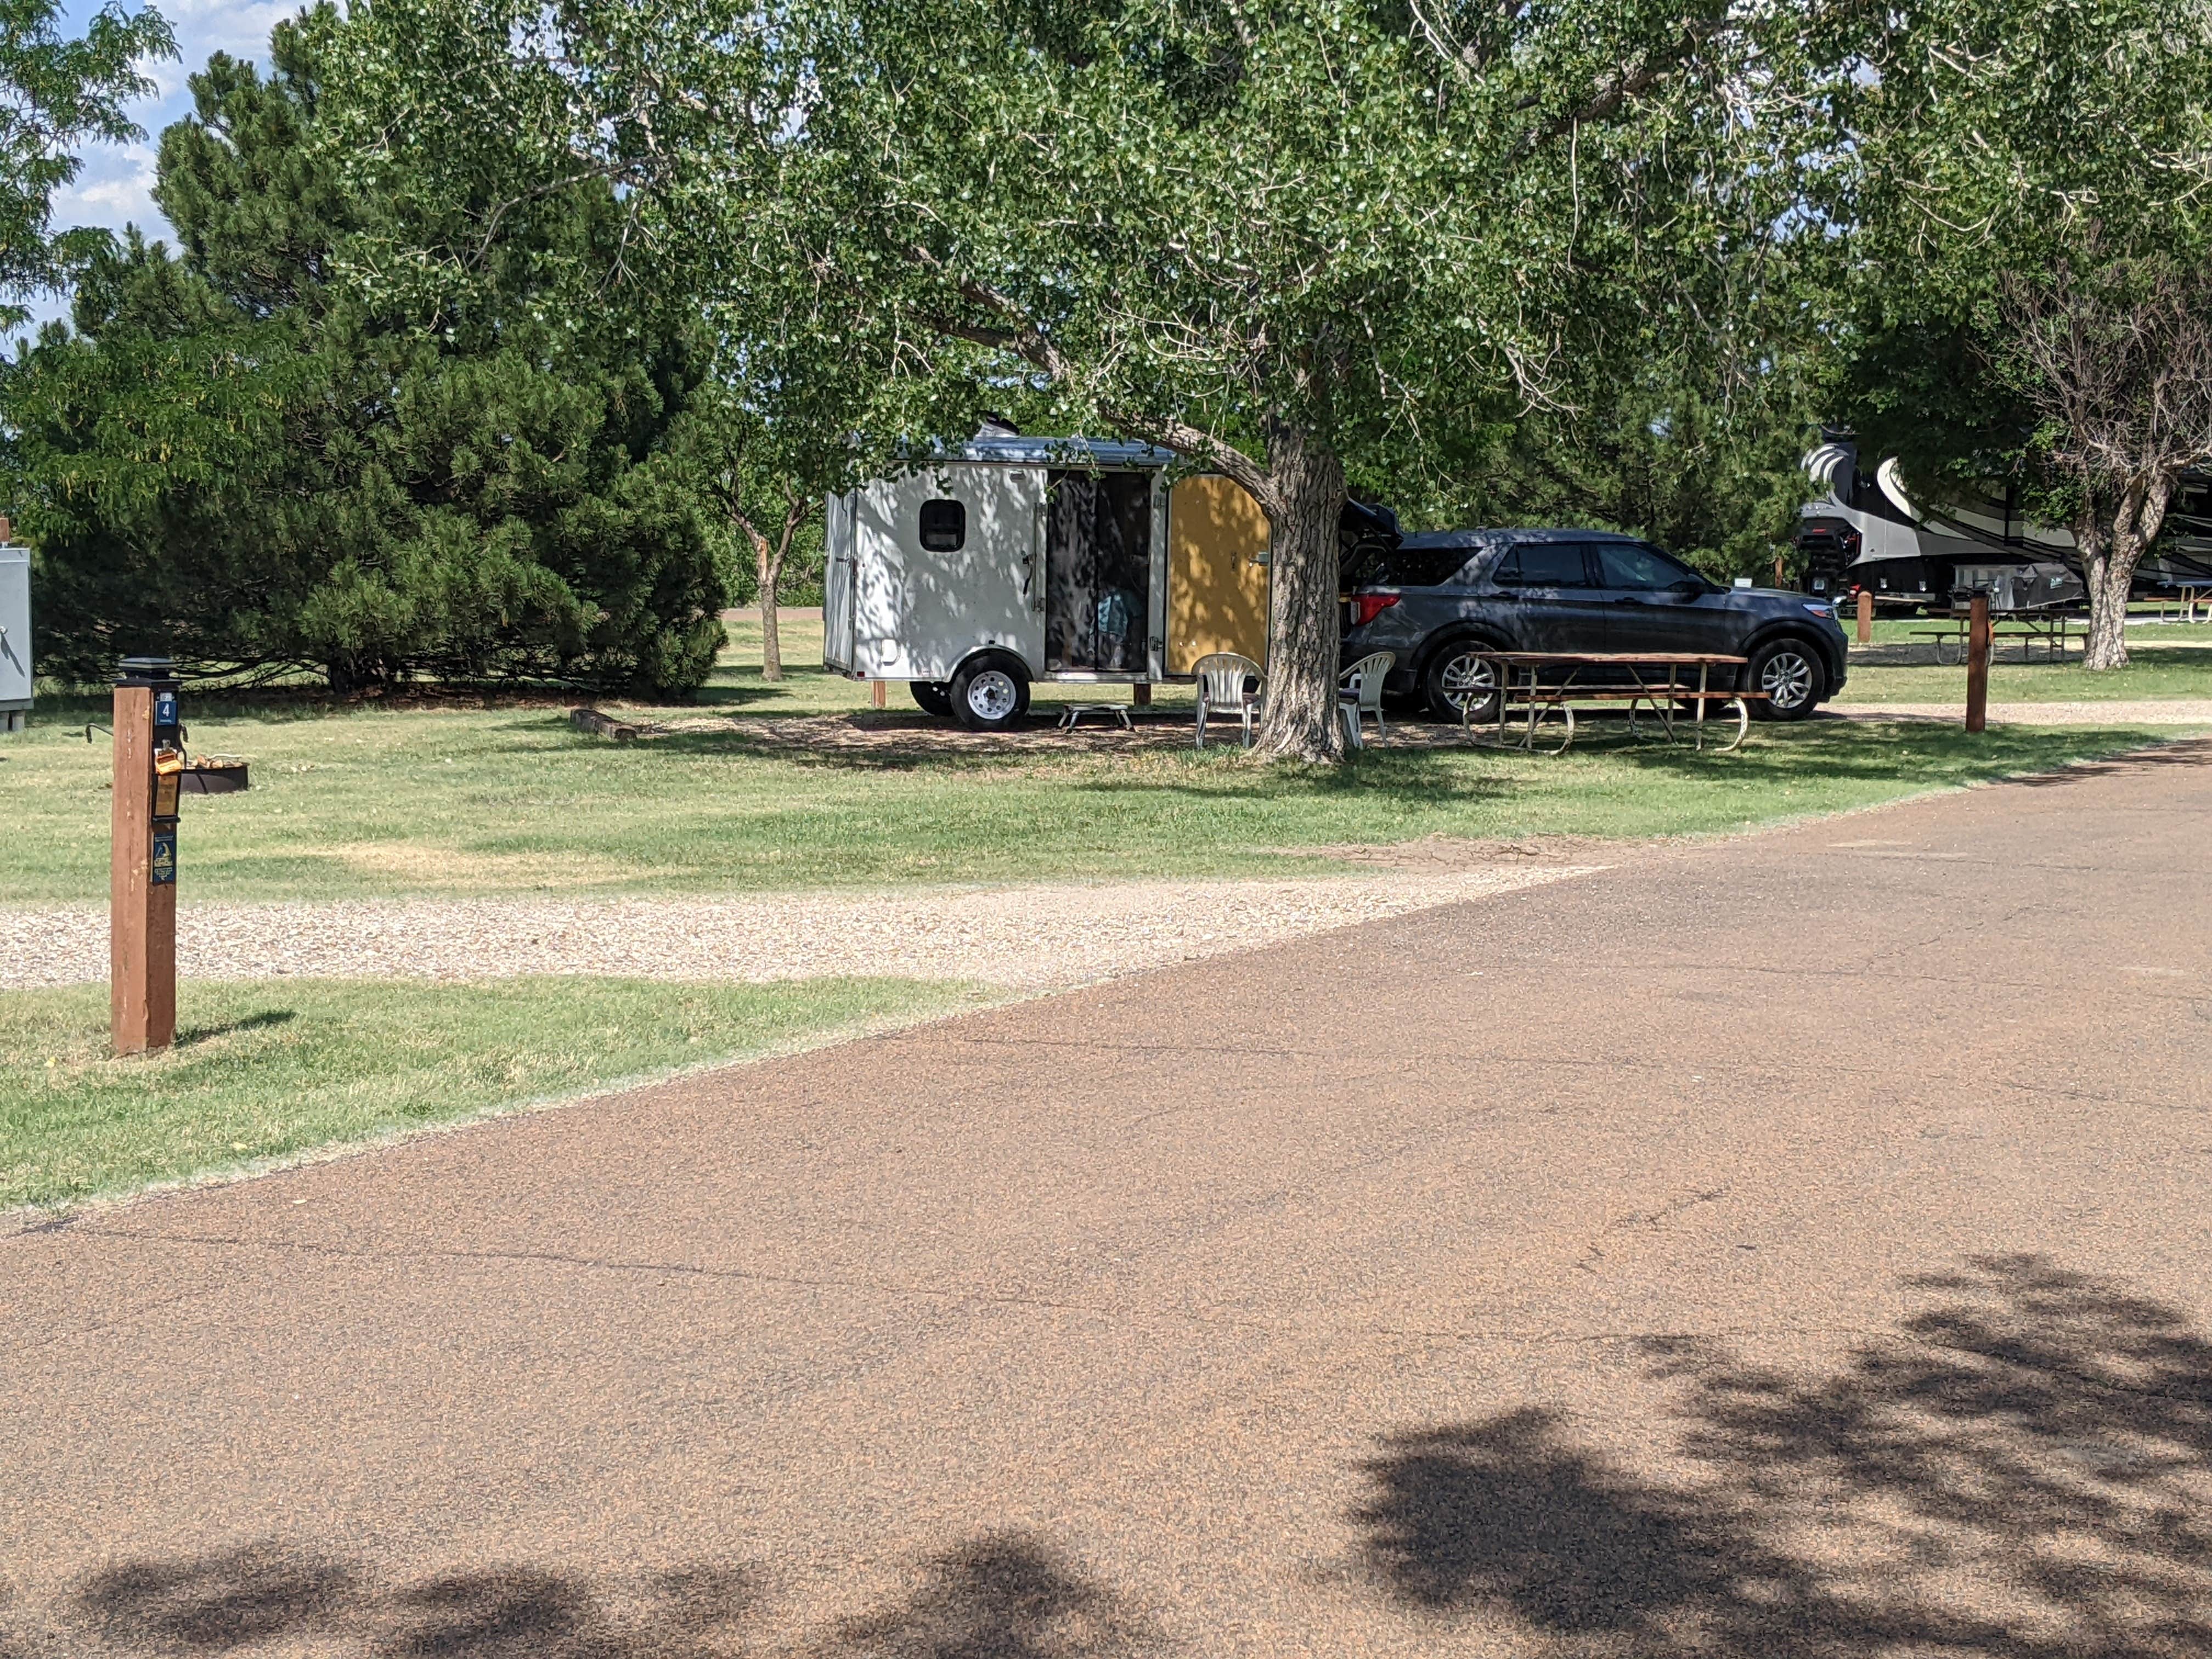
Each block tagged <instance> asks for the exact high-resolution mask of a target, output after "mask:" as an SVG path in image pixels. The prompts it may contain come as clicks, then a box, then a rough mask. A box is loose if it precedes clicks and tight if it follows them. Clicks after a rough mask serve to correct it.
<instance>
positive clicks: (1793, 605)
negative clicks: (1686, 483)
mask: <svg viewBox="0 0 2212 1659" xmlns="http://www.w3.org/2000/svg"><path fill="white" fill-rule="evenodd" d="M1344 575H1345V586H1346V598H1345V617H1344V623H1345V633H1344V660H1345V661H1346V663H1352V662H1356V661H1358V659H1360V658H1361V657H1364V656H1365V655H1367V653H1370V651H1391V652H1395V653H1397V658H1398V660H1397V662H1396V664H1395V665H1394V666H1393V667H1392V669H1391V671H1390V676H1389V680H1388V681H1387V682H1386V690H1389V692H1391V693H1394V694H1395V695H1396V696H1401V697H1418V698H1419V700H1420V701H1422V702H1425V703H1426V705H1427V706H1428V708H1429V711H1430V712H1431V714H1434V715H1435V716H1436V718H1437V719H1438V720H1458V719H1459V718H1460V712H1461V710H1462V708H1465V707H1466V705H1467V704H1468V702H1470V701H1472V702H1474V714H1473V718H1474V719H1476V720H1481V719H1483V718H1485V716H1486V714H1493V713H1494V712H1495V708H1496V703H1495V701H1494V700H1495V698H1496V696H1497V686H1496V680H1495V677H1494V676H1493V674H1492V671H1491V668H1490V665H1488V664H1486V663H1485V662H1484V661H1483V660H1482V659H1480V657H1478V656H1476V655H1475V654H1474V653H1475V652H1476V651H1478V650H1480V649H1484V648H1487V649H1490V650H1503V651H1573V652H1584V651H1661V652H1671V651H1691V652H1703V653H1711V654H1713V655H1718V656H1732V657H1746V658H1748V659H1750V660H1749V661H1748V662H1747V664H1746V665H1745V667H1744V669H1743V671H1742V678H1741V682H1740V689H1742V690H1755V691H1764V692H1765V694H1766V696H1765V699H1764V700H1763V701H1761V702H1753V704H1752V705H1751V707H1752V711H1753V714H1757V715H1759V717H1760V718H1762V719H1766V720H1802V719H1803V718H1804V717H1805V716H1806V715H1808V714H1811V713H1812V712H1813V710H1814V708H1818V707H1819V706H1820V704H1821V703H1823V702H1826V701H1827V699H1828V698H1830V697H1832V696H1834V695H1835V694H1836V692H1837V691H1838V690H1840V689H1841V688H1842V686H1843V684H1844V667H1845V645H1844V629H1843V625H1842V624H1841V623H1838V621H1837V620H1836V611H1835V607H1834V606H1833V605H1827V604H1824V603H1821V602H1819V601H1816V600H1814V599H1808V597H1807V596H1806V595H1804V594H1802V593H1784V592H1778V591H1776V590H1774V589H1771V588H1753V587H1717V586H1714V585H1713V584H1712V583H1711V582H1710V581H1708V580H1705V578H1704V577H1703V576H1700V575H1699V574H1698V573H1697V572H1696V571H1694V570H1692V569H1691V568H1689V566H1687V565H1686V564H1684V563H1682V562H1680V560H1678V559H1675V558H1674V557H1672V556H1670V555H1668V554H1666V553H1662V552H1661V551H1660V550H1658V549H1657V548H1656V547H1653V546H1652V545H1651V544H1650V543H1648V542H1640V541H1638V540H1637V539H1636V538H1634V537H1632V536H1621V535H1616V534H1613V533H1612V532H1607V531H1601V530H1447V531H1439V532H1431V533H1427V534H1414V535H1407V536H1365V537H1362V538H1359V539H1358V543H1357V544H1356V545H1353V546H1351V547H1349V548H1348V549H1347V550H1346V561H1345V567H1344ZM1581 678H1583V680H1584V681H1585V682H1587V681H1588V680H1589V678H1592V677H1591V676H1590V675H1589V674H1588V673H1585V674H1583V676H1582V677H1581ZM1716 689H1720V690H1733V689H1739V687H1729V686H1724V685H1720V684H1718V683H1716Z"/></svg>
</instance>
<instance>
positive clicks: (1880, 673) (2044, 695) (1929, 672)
mask: <svg viewBox="0 0 2212 1659" xmlns="http://www.w3.org/2000/svg"><path fill="white" fill-rule="evenodd" d="M2172 631H2174V632H2179V631H2180V630H2179V629H2175V630H2172ZM1892 649H1893V647H1889V646H1887V645H1886V644H1885V643H1884V642H1883V641H1881V640H1880V639H1879V638H1877V639H1876V641H1875V653H1874V654H1875V657H1876V658H1877V659H1879V658H1881V656H1884V655H1886V654H1888V653H1889V652H1890V651H1891V650H1892ZM2128 656H2129V659H2130V660H2129V665H2128V666H2127V667H2125V668H2119V669H2112V670H2108V671H2106V672H2104V673H2100V674H2092V673H2090V672H2089V671H2087V669H2085V668H2083V667H2082V666H2081V661H2080V659H2079V653H2076V656H2075V660H2074V661H2071V662H2045V660H2043V655H2042V647H2040V646H2039V647H2037V648H2036V657H2035V659H2034V660H2033V661H2032V662H2027V663H2023V662H2021V660H2020V647H2018V646H2017V645H2016V644H2014V643H2013V642H2012V641H2003V642H2002V644H2001V646H2000V647H1999V652H1998V654H1997V657H1996V660H1995V661H1993V662H1991V663H1990V702H2110V703H2115V704H2123V705H2124V704H2126V703H2129V702H2155V701H2160V700H2164V699H2168V698H2206V699H2212V650H2206V649H2203V648H2201V647H2190V646H2187V645H2174V644H2170V643H2167V642H2166V641H2163V640H2159V641H2146V640H2142V639H2133V638H2131V639H2130V640H2129V641H2128ZM1839 701H1841V702H1846V703H1884V702H1946V703H1963V702H1966V665H1964V664H1963V663H1957V664H1954V665H1950V666H1948V667H1944V666H1939V665H1934V664H1930V663H1929V662H1927V661H1926V660H1925V659H1924V658H1923V660H1921V661H1918V662H1912V663H1899V662H1883V661H1880V660H1875V661H1871V662H1870V661H1867V660H1865V659H1863V658H1860V657H1858V656H1857V655H1856V654H1855V655H1854V656H1853V658H1852V660H1851V665H1850V679H1849V681H1848V682H1847V683H1846V684H1844V691H1843V696H1842V697H1841V698H1840V699H1839ZM2114 712H2115V718H2118V719H2124V718H2125V717H2126V716H2125V709H2124V708H2118V709H2116V710H2115V711H2114Z"/></svg>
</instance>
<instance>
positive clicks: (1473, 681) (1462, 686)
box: [1421, 640, 1498, 725]
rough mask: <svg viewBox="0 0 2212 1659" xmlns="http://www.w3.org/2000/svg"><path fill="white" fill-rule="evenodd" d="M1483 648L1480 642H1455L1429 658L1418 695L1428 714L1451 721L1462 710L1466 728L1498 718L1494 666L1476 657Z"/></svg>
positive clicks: (1494, 664)
mask: <svg viewBox="0 0 2212 1659" xmlns="http://www.w3.org/2000/svg"><path fill="white" fill-rule="evenodd" d="M1485 649H1486V647H1485V646H1484V645H1483V643H1482V642H1481V641H1480V640H1455V641H1453V642H1452V643H1451V644H1449V645H1448V646H1446V647H1444V648H1443V650H1441V651H1439V652H1437V654H1436V655H1435V656H1433V657H1431V659H1429V665H1428V668H1427V669H1426V670H1425V671H1424V672H1423V674H1422V675H1421V694H1422V696H1424V697H1425V698H1426V699H1427V701H1428V705H1429V713H1430V714H1433V715H1435V716H1436V718H1437V719H1438V720H1459V719H1460V717H1461V714H1462V710H1464V711H1465V713H1466V718H1467V720H1468V724H1470V725H1480V724H1481V723H1482V722H1483V721H1485V720H1496V719H1497V718H1498V665H1497V664H1496V663H1494V662H1486V661H1485V660H1483V659H1482V658H1481V656H1480V655H1479V654H1478V653H1480V652H1481V651H1483V650H1485ZM1470 703H1471V704H1472V705H1473V707H1472V708H1470V707H1468V705H1469V704H1470Z"/></svg>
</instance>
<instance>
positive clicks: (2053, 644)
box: [1912, 611, 2088, 668]
mask: <svg viewBox="0 0 2212 1659" xmlns="http://www.w3.org/2000/svg"><path fill="white" fill-rule="evenodd" d="M1971 623H1972V617H1970V616H1969V615H1968V614H1967V613H1966V612H1965V611H1954V612H1953V613H1952V615H1950V616H1949V617H1945V618H1943V619H1942V626H1941V627H1939V628H1916V629H1913V630H1912V637H1913V638H1915V639H1921V640H1927V639H1932V640H1934V641H1936V661H1937V662H1938V663H1941V664H1942V665H1943V666H1945V667H1947V668H1948V667H1949V666H1950V665H1951V664H1952V663H1953V662H1954V661H1959V662H1963V661H1964V660H1965V659H1966V629H1967V628H1968V627H1969V626H1970V625H1971ZM2076 635H2079V636H2080V637H2081V638H2083V639H2087V637H2088V625H2087V623H2082V622H2081V621H2080V619H2079V618H2077V617H2067V616H2061V615H2060V614H2058V613H2057V612H2056V611H2051V612H2034V611H2013V612H2010V613H2008V614H2007V615H2005V616H2003V617H1992V618H1991V619H1990V655H1991V656H1995V655H1996V643H1997V641H1999V640H2018V641H2020V659H2021V661H2022V662H2027V661H2030V660H2031V658H2030V657H2029V654H2028V653H2029V652H2030V650H2031V649H2032V648H2033V646H2034V643H2035V641H2038V640H2041V641H2043V647H2044V652H2045V656H2046V657H2047V658H2049V659H2053V660H2055V659H2057V658H2059V657H2061V656H2063V655H2064V654H2065V651H2066V645H2067V641H2069V640H2071V639H2073V638H2075V636H2076ZM1947 648H1948V649H1950V650H1953V651H1955V652H1956V653H1957V655H1956V656H1955V657H1946V656H1945V655H1944V654H1943V653H1944V652H1945V650H1946V649H1947Z"/></svg>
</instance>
